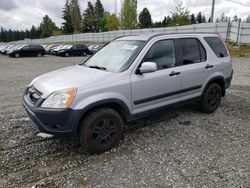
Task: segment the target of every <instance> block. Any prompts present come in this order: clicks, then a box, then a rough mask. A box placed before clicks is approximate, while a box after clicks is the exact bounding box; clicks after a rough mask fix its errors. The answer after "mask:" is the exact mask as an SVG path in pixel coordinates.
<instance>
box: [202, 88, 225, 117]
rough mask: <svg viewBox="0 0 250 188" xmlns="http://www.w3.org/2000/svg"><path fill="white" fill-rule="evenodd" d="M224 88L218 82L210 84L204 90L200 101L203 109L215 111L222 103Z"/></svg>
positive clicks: (209, 111) (206, 111) (207, 111)
mask: <svg viewBox="0 0 250 188" xmlns="http://www.w3.org/2000/svg"><path fill="white" fill-rule="evenodd" d="M221 97H222V89H221V87H220V85H218V84H217V83H212V84H210V85H209V86H208V87H207V88H206V89H205V91H204V93H203V97H202V99H201V101H200V108H201V111H203V112H205V113H213V112H214V111H215V110H216V109H217V108H218V107H219V105H220V101H221Z"/></svg>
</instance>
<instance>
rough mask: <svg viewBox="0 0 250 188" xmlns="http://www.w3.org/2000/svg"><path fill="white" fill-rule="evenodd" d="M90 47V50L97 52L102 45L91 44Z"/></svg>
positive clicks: (93, 52)
mask: <svg viewBox="0 0 250 188" xmlns="http://www.w3.org/2000/svg"><path fill="white" fill-rule="evenodd" d="M88 48H89V50H90V51H91V53H92V54H95V53H96V52H98V51H99V50H100V49H101V48H102V46H100V45H91V46H89V47H88Z"/></svg>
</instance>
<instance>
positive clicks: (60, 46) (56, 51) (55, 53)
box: [50, 45, 67, 55]
mask: <svg viewBox="0 0 250 188" xmlns="http://www.w3.org/2000/svg"><path fill="white" fill-rule="evenodd" d="M65 46H67V45H59V46H56V47H54V48H52V49H51V51H50V54H51V55H57V53H58V52H59V50H60V49H62V48H65Z"/></svg>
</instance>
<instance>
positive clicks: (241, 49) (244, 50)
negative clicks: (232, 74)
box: [229, 44, 250, 57]
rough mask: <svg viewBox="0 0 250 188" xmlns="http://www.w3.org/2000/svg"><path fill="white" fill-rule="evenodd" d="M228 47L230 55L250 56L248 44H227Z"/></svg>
mask: <svg viewBox="0 0 250 188" xmlns="http://www.w3.org/2000/svg"><path fill="white" fill-rule="evenodd" d="M229 49H230V52H231V55H232V57H249V56H250V46H244V45H243V46H235V45H232V44H231V45H230V44H229Z"/></svg>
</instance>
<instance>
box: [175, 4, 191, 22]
mask: <svg viewBox="0 0 250 188" xmlns="http://www.w3.org/2000/svg"><path fill="white" fill-rule="evenodd" d="M171 14H172V24H173V25H187V24H189V23H190V15H189V10H188V9H187V8H185V7H183V6H182V2H181V3H179V4H178V5H177V6H176V7H175V10H174V11H173V12H171Z"/></svg>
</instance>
